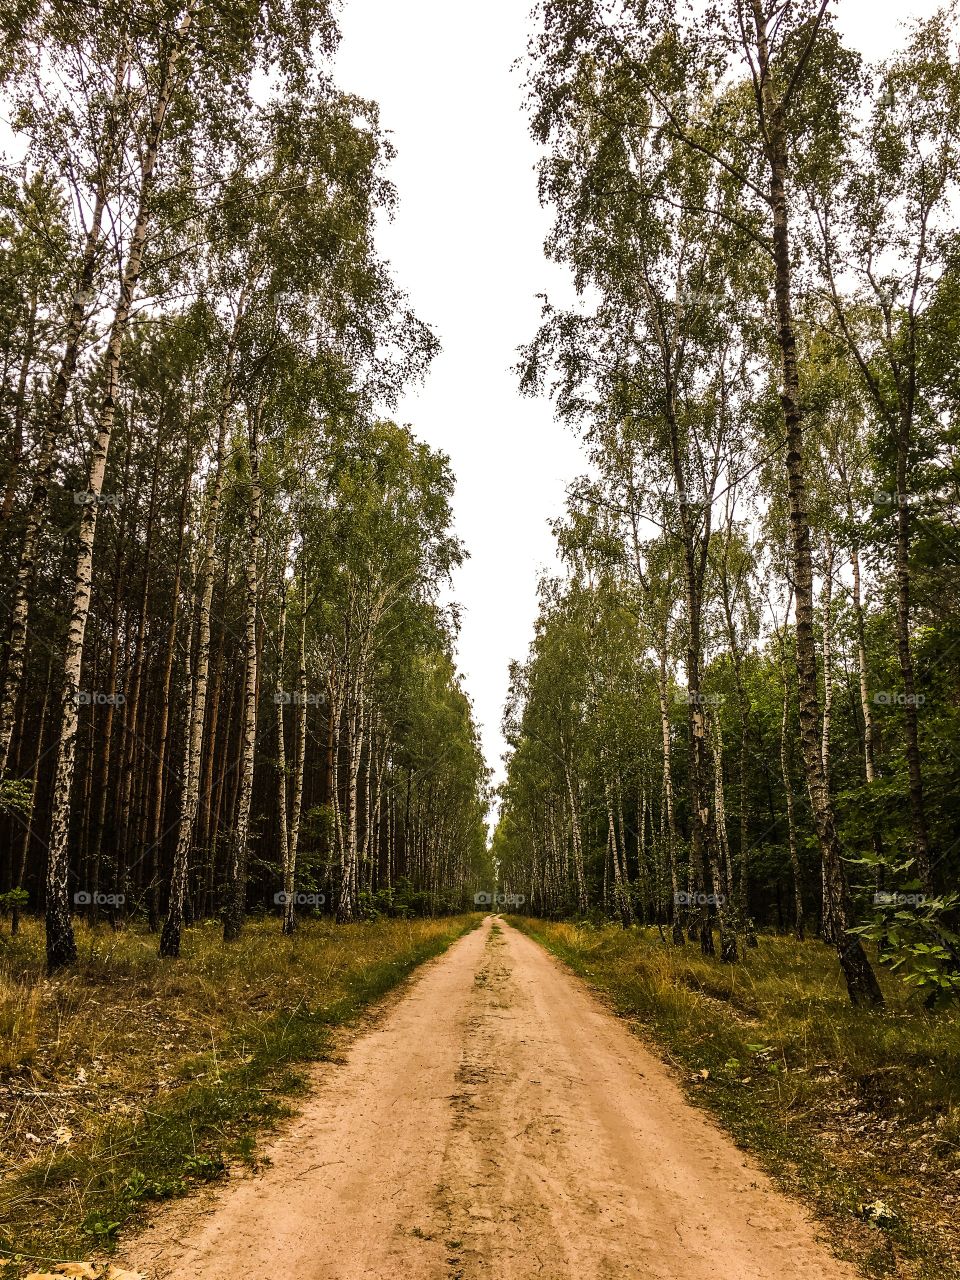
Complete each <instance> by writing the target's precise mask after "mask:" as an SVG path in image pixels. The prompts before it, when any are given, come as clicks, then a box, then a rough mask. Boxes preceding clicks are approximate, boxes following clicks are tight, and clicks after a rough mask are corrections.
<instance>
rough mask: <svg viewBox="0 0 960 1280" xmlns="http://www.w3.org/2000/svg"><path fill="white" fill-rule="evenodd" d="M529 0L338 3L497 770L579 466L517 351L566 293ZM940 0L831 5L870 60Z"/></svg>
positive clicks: (343, 74) (471, 680) (410, 409)
mask: <svg viewBox="0 0 960 1280" xmlns="http://www.w3.org/2000/svg"><path fill="white" fill-rule="evenodd" d="M530 7H531V6H530V4H528V2H527V0H486V2H485V3H484V4H473V5H466V4H458V3H456V2H455V0H345V4H344V9H343V13H342V18H341V29H342V31H343V43H342V47H341V49H340V53H339V55H338V62H337V69H338V81H339V83H340V85H341V87H342V88H344V89H346V90H349V91H351V92H355V93H359V94H362V95H364V96H365V97H370V98H375V99H376V100H377V101H378V102H379V103H380V105H381V111H382V122H383V125H384V127H385V128H387V129H389V130H391V131H392V135H393V141H394V144H395V146H396V148H397V152H398V155H397V159H396V161H395V162H394V165H393V168H392V177H393V179H394V181H395V182H396V185H397V187H398V190H399V197H400V208H399V212H398V214H397V217H396V219H395V220H394V222H393V223H392V224H390V225H389V226H386V227H385V228H384V229H383V232H382V238H381V248H382V252H383V253H384V255H385V256H386V257H387V258H389V259H390V260H391V261H392V263H393V265H394V267H395V270H396V274H397V277H398V279H399V281H400V283H401V284H402V285H403V286H404V287H405V288H407V290H408V291H409V293H410V295H411V298H412V300H413V302H414V305H415V306H416V308H417V311H418V312H419V314H420V315H421V316H422V317H423V319H425V320H427V321H428V322H429V323H431V324H432V325H433V326H434V328H435V330H436V332H437V334H438V336H439V338H440V340H441V342H442V344H443V351H442V353H441V354H440V356H439V357H438V358H437V360H436V361H435V363H434V365H433V368H432V371H431V373H430V374H429V376H428V379H427V382H426V384H425V385H424V386H423V387H421V388H417V389H415V390H413V391H412V392H411V393H410V394H408V395H407V396H406V397H405V399H404V400H403V402H402V405H401V407H400V411H399V413H398V415H397V416H398V417H399V419H400V420H401V421H402V422H409V423H410V424H411V426H412V427H413V428H414V430H415V431H416V433H417V434H418V435H419V436H421V437H422V438H423V439H425V440H427V441H428V442H429V443H430V444H431V445H433V446H434V447H436V448H440V449H443V450H444V451H445V452H446V453H448V454H449V455H450V458H451V462H452V465H453V470H454V472H455V474H456V477H457V491H456V499H455V512H456V527H457V532H458V533H459V535H460V537H461V538H463V540H464V542H465V543H466V545H467V548H468V550H469V552H470V557H471V558H470V560H468V562H467V564H466V565H465V566H464V568H463V569H462V570H461V571H460V572H459V573H458V575H457V577H456V580H455V583H454V595H455V597H456V598H457V599H458V600H459V601H460V603H461V605H462V607H463V630H462V633H461V636H460V644H459V664H460V668H461V670H462V672H463V674H464V677H465V681H466V687H467V691H468V692H469V694H470V696H471V697H472V699H473V702H474V707H475V712H476V716H477V719H478V721H479V724H480V726H481V731H482V735H483V744H484V750H485V752H486V756H487V762H488V764H489V765H490V766H491V767H493V768H494V770H495V774H496V777H497V778H498V779H499V778H500V777H501V776H502V765H501V756H502V753H503V740H502V737H501V734H500V714H501V710H502V707H503V701H504V697H505V694H506V688H507V666H508V663H509V662H510V660H511V659H512V658H521V657H523V656H524V654H525V653H526V649H527V645H528V644H529V641H530V638H531V635H532V630H533V621H534V618H535V615H536V581H537V576H538V574H539V572H540V571H541V569H542V568H543V567H545V566H546V567H552V566H553V565H554V563H555V561H554V556H553V540H552V537H551V534H550V531H549V529H548V527H547V521H548V520H549V519H551V518H552V517H555V516H557V515H559V514H560V513H561V511H562V509H563V502H564V491H565V486H566V485H567V483H569V481H570V480H572V479H573V478H574V476H576V475H577V474H578V473H579V472H580V471H581V470H582V469H583V458H582V454H581V452H580V449H579V447H578V445H577V442H576V441H575V439H574V438H573V437H572V436H571V435H570V433H569V432H567V431H566V430H564V429H563V428H562V427H560V426H558V425H557V424H556V423H555V422H554V421H553V416H552V412H551V409H550V406H549V404H548V403H547V402H545V401H542V400H529V399H525V398H521V396H520V395H519V393H518V389H517V380H516V377H515V375H514V374H513V372H512V366H513V364H514V362H515V360H516V349H517V347H518V345H519V344H520V343H521V342H525V341H527V340H529V339H530V337H531V336H532V335H533V333H534V331H535V329H536V326H537V320H538V316H539V303H538V302H537V299H536V295H537V293H538V292H548V293H551V292H552V293H555V294H556V293H560V292H566V289H565V287H564V286H565V280H566V277H565V273H564V272H563V271H562V270H561V269H560V268H558V267H557V266H555V265H553V264H551V263H548V262H546V261H545V260H544V258H543V254H542V248H541V246H542V243H543V238H544V236H545V234H546V231H547V228H548V224H549V217H548V214H547V213H546V211H544V210H543V209H541V208H540V206H539V204H538V201H537V192H536V178H535V174H534V163H535V159H536V154H535V149H534V145H533V142H532V141H531V139H530V137H529V134H528V131H527V120H526V115H525V113H524V108H523V92H522V84H521V74H520V72H518V71H516V70H513V71H512V70H511V66H512V64H513V63H514V62H515V60H516V59H518V58H520V57H522V55H523V53H524V50H525V47H526V40H527V32H528V29H529V18H528V13H529V9H530ZM935 7H936V5H935V3H934V2H933V0H900V2H899V3H896V4H893V3H888V4H883V3H878V0H872V2H871V0H833V3H832V4H831V9H832V10H833V12H834V13H835V15H836V17H837V20H838V23H839V26H840V28H841V30H842V32H843V33H844V35H845V36H846V38H847V39H848V40H849V42H850V43H852V44H854V45H855V46H856V47H858V48H859V49H860V50H861V51H862V52H863V53H864V54H865V55H866V56H867V57H869V58H875V57H879V56H881V55H882V54H884V53H885V52H887V51H888V50H889V49H890V48H892V47H893V46H894V45H895V44H896V43H897V24H898V22H899V21H900V20H901V19H903V18H906V17H910V16H912V15H920V14H927V13H929V12H931V11H932V10H933V9H934V8H935Z"/></svg>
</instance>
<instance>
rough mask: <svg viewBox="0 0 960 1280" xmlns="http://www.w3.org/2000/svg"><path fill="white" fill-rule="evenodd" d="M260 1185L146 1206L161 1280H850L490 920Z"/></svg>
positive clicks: (607, 1031) (394, 1022)
mask: <svg viewBox="0 0 960 1280" xmlns="http://www.w3.org/2000/svg"><path fill="white" fill-rule="evenodd" d="M269 1154H270V1156H271V1159H272V1162H273V1163H272V1165H271V1166H270V1167H268V1168H267V1170H266V1172H264V1173H262V1174H260V1175H258V1176H255V1177H247V1178H242V1179H239V1180H237V1181H236V1182H235V1183H232V1184H230V1185H228V1186H226V1187H225V1188H224V1189H223V1190H221V1191H220V1192H218V1193H217V1195H216V1196H215V1198H214V1200H213V1202H212V1205H211V1206H207V1207H206V1208H203V1209H201V1208H198V1206H197V1204H196V1203H195V1202H194V1203H190V1202H187V1203H184V1204H181V1205H180V1206H177V1207H175V1208H173V1209H172V1210H170V1211H168V1212H167V1213H165V1214H163V1215H161V1217H160V1219H159V1220H158V1222H157V1225H156V1226H155V1227H154V1228H153V1229H152V1230H150V1231H148V1232H146V1233H145V1235H144V1237H143V1238H142V1239H141V1240H140V1241H139V1242H138V1243H137V1244H136V1245H135V1246H134V1247H133V1248H131V1249H130V1250H128V1251H127V1254H126V1257H127V1261H128V1262H129V1263H132V1264H134V1265H136V1266H137V1267H138V1268H139V1269H141V1270H144V1271H146V1273H147V1274H148V1275H150V1276H151V1277H164V1278H165V1280H228V1278H229V1280H236V1277H238V1276H250V1277H258V1278H260V1277H262V1278H264V1280H266V1278H267V1277H271V1278H272V1277H278V1278H281V1280H359V1278H360V1277H372V1278H374V1280H428V1278H429V1280H441V1278H445V1280H455V1278H456V1277H463V1278H465V1280H466V1278H468V1277H469V1278H473V1277H492V1278H494V1280H531V1278H532V1277H541V1278H542V1280H561V1278H562V1280H567V1278H568V1277H569V1278H570V1280H600V1278H601V1277H610V1276H636V1277H644V1278H645V1280H815V1278H816V1280H853V1276H854V1272H853V1271H852V1270H850V1269H848V1268H847V1267H845V1266H843V1265H842V1264H840V1263H838V1262H835V1261H834V1260H833V1259H832V1257H831V1255H830V1254H829V1252H828V1251H827V1249H826V1247H825V1246H823V1245H821V1244H819V1243H818V1241H817V1238H816V1233H815V1230H814V1228H813V1226H812V1225H811V1224H810V1222H809V1220H808V1219H807V1218H806V1217H805V1215H804V1214H803V1212H802V1211H801V1210H800V1209H799V1208H798V1207H797V1206H796V1205H794V1204H793V1203H792V1202H790V1201H788V1200H787V1199H785V1198H784V1197H783V1196H782V1195H781V1194H780V1193H779V1192H777V1191H776V1190H775V1189H774V1187H773V1186H772V1184H771V1183H770V1182H769V1180H768V1179H767V1178H766V1177H765V1176H764V1175H763V1174H762V1173H761V1172H759V1171H758V1169H757V1168H756V1166H755V1165H754V1164H753V1163H752V1162H751V1161H749V1160H748V1159H747V1157H745V1156H744V1155H743V1154H742V1153H741V1152H739V1151H738V1150H737V1149H736V1147H734V1146H733V1145H732V1143H731V1142H730V1141H729V1139H727V1138H726V1137H725V1136H724V1135H722V1134H721V1133H720V1132H719V1130H717V1129H716V1128H715V1127H714V1126H713V1125H712V1124H711V1123H710V1122H709V1121H708V1120H707V1119H706V1118H705V1117H704V1116H702V1115H701V1114H700V1113H699V1112H698V1111H696V1110H695V1109H694V1108H692V1107H690V1106H689V1105H688V1104H687V1103H686V1102H685V1101H684V1099H683V1096H682V1094H681V1093H680V1090H679V1089H678V1087H677V1086H676V1084H674V1082H673V1080H672V1078H671V1077H670V1074H669V1072H668V1071H667V1069H666V1068H665V1067H664V1066H663V1065H662V1064H661V1063H660V1062H659V1061H658V1060H657V1059H656V1058H655V1057H653V1056H652V1055H651V1054H650V1053H648V1052H647V1051H646V1050H645V1049H644V1048H643V1046H642V1045H641V1044H640V1043H639V1042H638V1040H637V1038H636V1037H635V1036H634V1035H632V1034H631V1033H630V1031H629V1030H628V1028H627V1027H626V1026H625V1025H624V1024H623V1023H622V1022H620V1021H618V1019H617V1018H615V1017H613V1016H612V1015H611V1014H610V1013H609V1012H607V1011H606V1010H605V1009H604V1008H603V1007H602V1006H601V1005H600V1004H599V1003H598V1002H597V1001H596V1000H595V999H594V998H593V996H592V995H591V994H590V993H589V991H588V990H587V989H586V987H585V986H584V985H583V984H582V983H581V982H579V980H578V979H576V978H575V977H573V976H572V975H570V974H569V973H568V972H567V971H566V970H565V969H563V968H562V966H560V965H559V964H558V963H557V962H556V961H555V960H554V959H553V958H552V957H551V956H549V955H548V954H547V953H546V952H545V951H543V949H542V948H540V947H539V946H538V945H537V944H536V943H534V942H531V941H530V940H529V939H528V938H526V937H524V936H523V935H522V934H519V933H517V932H516V931H515V930H513V929H510V928H509V927H508V926H506V925H504V924H502V923H501V922H496V925H494V922H492V921H490V920H487V921H486V922H485V923H484V925H483V927H482V928H481V929H478V930H476V931H475V932H473V933H471V934H468V935H467V936H466V937H465V938H462V939H461V940H460V941H459V942H457V943H456V944H455V945H454V946H453V947H452V948H451V949H450V950H449V951H448V952H447V953H446V954H445V955H444V956H442V957H441V958H440V959H439V960H437V961H434V962H433V963H431V964H430V965H429V966H427V967H426V968H425V969H424V970H423V971H422V972H421V974H420V975H419V976H418V977H417V979H416V980H415V981H414V983H413V984H412V985H411V987H410V988H409V989H408V990H407V992H406V993H405V994H404V995H403V996H402V997H401V998H400V999H398V1000H397V1001H395V1002H394V1003H393V1005H392V1006H391V1007H390V1008H389V1010H388V1011H387V1013H386V1014H385V1016H383V1017H382V1018H381V1019H380V1020H379V1021H377V1022H376V1023H375V1025H374V1026H373V1027H372V1029H369V1030H367V1031H365V1032H363V1033H362V1034H361V1035H360V1036H359V1037H358V1038H357V1039H356V1040H355V1041H354V1042H353V1044H352V1045H351V1046H350V1047H349V1049H348V1050H347V1053H346V1062H345V1063H344V1064H342V1065H330V1064H326V1065H324V1066H323V1067H321V1068H318V1069H317V1086H316V1091H315V1092H314V1093H313V1094H312V1095H311V1098H310V1101H309V1102H308V1104H307V1105H306V1106H305V1108H304V1109H303V1110H302V1111H301V1112H300V1114H299V1116H298V1118H297V1119H296V1120H295V1121H294V1122H292V1124H291V1125H290V1127H289V1128H288V1129H287V1131H286V1132H285V1133H284V1135H283V1136H282V1137H281V1138H280V1139H279V1140H278V1141H277V1142H276V1143H275V1144H274V1146H273V1147H272V1149H271V1150H270V1152H269Z"/></svg>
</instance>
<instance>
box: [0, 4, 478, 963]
mask: <svg viewBox="0 0 960 1280" xmlns="http://www.w3.org/2000/svg"><path fill="white" fill-rule="evenodd" d="M96 8H97V20H96V21H95V22H94V23H92V24H91V23H90V21H89V17H90V14H89V13H88V11H87V7H86V6H83V5H62V4H60V3H53V4H37V5H30V4H28V5H25V6H20V7H15V8H14V9H13V10H11V11H8V13H7V16H6V17H5V19H4V27H5V30H4V36H5V40H4V62H3V66H2V68H0V70H2V75H3V91H4V94H5V98H6V100H7V102H8V103H9V106H10V112H11V120H12V125H13V129H14V130H15V137H16V140H17V142H18V143H19V144H21V145H20V151H21V154H20V155H19V156H10V157H8V159H7V161H6V163H5V164H4V167H3V170H2V172H0V228H2V239H3V255H2V259H0V326H2V336H0V346H2V357H0V359H2V383H0V402H2V413H3V419H4V428H3V431H4V441H5V446H4V450H3V460H2V471H3V475H2V483H3V505H2V530H0V537H2V539H3V545H4V553H3V559H2V564H3V569H2V575H3V576H2V583H0V596H2V599H3V602H4V606H5V608H4V613H5V637H6V647H5V652H4V667H3V689H2V702H0V777H2V792H0V802H2V830H3V835H2V841H0V846H2V854H0V882H2V889H3V893H2V902H3V905H4V906H5V907H6V908H7V910H8V911H10V912H11V913H12V915H13V921H14V925H13V927H14V929H16V927H17V923H18V916H19V914H20V913H21V911H22V910H23V909H24V908H27V909H29V910H31V911H33V910H37V909H38V908H39V909H42V910H43V911H44V912H45V917H46V934H47V958H48V964H49V966H50V968H51V970H54V969H57V968H59V967H62V966H64V965H70V964H71V963H73V962H74V961H75V959H76V945H75V940H74V937H73V929H72V925H71V916H72V915H73V914H78V915H79V916H80V917H82V918H84V919H86V920H87V921H96V919H97V918H104V919H107V920H109V921H110V922H112V923H114V924H120V923H122V922H123V921H124V920H132V919H135V918H145V919H146V920H148V922H149V925H150V927H151V928H152V929H154V930H157V931H158V932H159V935H160V941H159V945H160V948H161V951H162V952H163V954H166V955H171V956H176V955H177V954H178V952H179V949H180V941H181V932H182V929H183V926H184V923H185V922H186V923H189V922H190V921H192V920H195V919H200V918H203V917H209V916H212V915H214V914H215V913H220V914H222V916H223V925H224V933H225V937H227V938H230V937H235V936H236V935H237V934H238V933H239V931H240V929H241V927H242V923H243V919H244V915H245V913H246V912H247V911H258V912H260V913H261V914H262V913H263V912H264V911H268V910H269V911H271V912H273V913H274V914H275V915H276V916H277V917H278V920H279V921H281V923H282V928H283V929H284V930H285V931H287V932H289V931H291V930H292V929H293V928H294V925H295V920H296V916H297V908H298V905H299V906H300V907H305V908H306V909H307V911H308V912H312V913H313V914H316V910H317V908H318V907H324V908H325V909H326V910H328V911H329V910H332V911H333V912H334V913H335V914H336V916H337V918H338V919H340V920H350V919H352V918H354V917H355V916H356V915H357V914H358V913H361V912H363V911H364V910H367V909H374V910H375V909H378V908H382V909H384V910H387V911H391V910H394V909H396V910H398V911H404V912H410V911H414V912H421V913H422V912H431V911H434V912H435V911H440V912H442V911H444V910H448V909H450V908H451V907H453V906H459V905H460V901H461V898H463V896H464V890H465V889H466V888H470V887H471V886H472V879H471V877H472V875H473V870H474V866H475V864H476V861H477V859H478V858H479V857H481V856H482V855H483V852H484V848H485V831H484V825H483V818H484V799H483V797H484V789H485V786H486V769H485V765H484V762H483V760H482V758H481V755H480V751H479V747H478V742H477V737H476V732H475V728H474V725H473V722H472V714H471V709H470V706H469V702H468V700H467V697H466V695H465V694H464V691H463V689H462V688H461V686H460V683H459V679H458V676H457V674H456V671H455V666H454V654H453V643H454V637H455V634H456V616H455V610H453V609H452V608H451V606H449V604H447V603H445V601H444V594H443V593H444V590H445V587H446V585H447V583H448V581H449V577H450V574H451V572H452V571H453V570H454V569H455V568H456V566H457V565H458V564H459V563H460V562H461V560H462V558H463V555H464V549H463V548H462V547H461V545H460V544H459V542H458V541H457V539H456V538H455V537H454V536H453V534H452V532H451V527H450V526H451V511H450V500H451V494H452V489H453V477H452V474H451V472H450V468H449V463H448V460H447V459H446V458H445V457H444V456H443V455H442V454H440V453H438V452H436V451H432V450H431V449H430V448H429V447H428V446H426V445H425V444H423V443H422V442H421V441H419V440H418V439H417V438H416V436H415V435H414V434H413V433H412V432H411V430H410V429H409V428H407V427H404V426H401V425H398V424H397V423H395V422H392V421H390V420H389V418H388V417H385V416H384V414H385V413H388V412H389V408H390V406H391V405H392V404H394V403H395V402H396V399H397V396H398V395H399V393H400V392H401V390H402V388H403V387H404V386H405V385H406V384H407V383H409V382H410V381H411V380H416V379H419V378H422V376H423V375H424V373H425V371H426V369H427V367H428V365H429V362H430V360H431V358H432V357H433V355H434V354H435V351H436V348H437V343H436V339H435V337H434V335H433V333H432V331H431V330H430V328H429V327H428V326H427V325H426V324H425V323H423V321H421V320H420V319H419V318H418V317H417V316H416V315H415V314H414V313H413V311H412V309H411V307H410V305H409V302H408V300H407V298H406V296H405V295H404V293H403V291H402V290H401V289H400V287H399V286H398V284H397V283H396V282H395V280H394V278H393V276H392V274H391V272H390V270H389V268H388V267H387V265H386V264H385V263H384V262H383V261H382V260H381V259H380V257H379V256H378V253H377V250H376V247H375V244H374V231H375V224H376V220H377V218H378V217H383V216H389V214H390V211H391V208H392V205H393V202H394V199H395V193H394V191H393V188H392V186H391V183H390V181H389V179H388V177H387V176H386V172H385V171H386V167H387V165H388V163H389V161H390V158H391V146H390V142H389V140H388V138H387V137H386V135H385V134H384V132H383V130H382V128H381V127H380V124H379V122H378V114H377V108H376V105H375V104H374V103H371V102H367V101H362V100H359V99H357V98H356V97H353V96H350V95H348V94H346V93H344V92H342V91H340V90H339V89H338V88H337V86H336V85H335V83H334V82H333V80H332V79H331V76H330V73H329V66H328V64H329V58H330V55H331V54H332V52H333V49H334V47H335V42H336V28H335V25H334V22H333V17H332V14H331V13H330V12H329V11H328V9H327V7H326V5H325V4H324V3H317V4H313V3H309V4H305V5H304V4H299V3H283V4H279V5H270V6H263V5H260V4H256V3H249V4H240V5H238V4H234V3H230V4H208V3H202V2H201V0H190V3H188V4H186V5H183V4H172V3H166V2H165V0H157V3H151V4H148V5H145V6H137V7H133V6H129V5H127V4H125V3H116V4H106V5H97V6H96ZM468 881H469V884H468Z"/></svg>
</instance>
